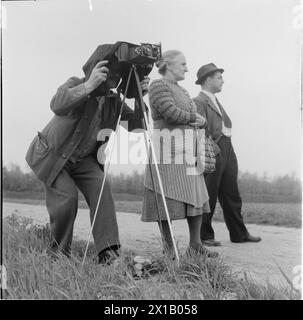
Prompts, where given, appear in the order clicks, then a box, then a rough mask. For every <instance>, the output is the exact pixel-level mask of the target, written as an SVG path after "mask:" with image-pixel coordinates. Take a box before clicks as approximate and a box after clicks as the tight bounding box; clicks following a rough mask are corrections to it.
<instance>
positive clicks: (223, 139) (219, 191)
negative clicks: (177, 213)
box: [194, 63, 261, 246]
mask: <svg viewBox="0 0 303 320" xmlns="http://www.w3.org/2000/svg"><path fill="white" fill-rule="evenodd" d="M223 72H224V70H223V69H220V68H217V67H216V65H215V64H213V63H209V64H207V65H204V66H202V67H201V68H200V69H199V70H198V72H197V81H196V84H198V85H200V86H201V92H200V93H199V95H198V96H197V97H196V98H194V101H195V103H196V105H197V109H198V112H199V113H200V114H201V115H202V116H203V117H205V118H206V120H207V127H208V131H209V134H210V135H211V137H212V139H213V140H214V142H215V146H214V151H215V153H216V170H215V172H213V173H210V174H207V175H206V176H205V182H206V186H207V189H208V193H209V204H210V210H211V212H210V213H204V214H203V220H202V226H201V241H202V243H203V244H204V245H208V246H220V245H221V243H220V242H219V241H216V240H215V234H214V230H213V228H212V225H211V221H212V217H213V214H214V211H215V207H216V203H217V199H219V202H220V205H221V207H222V210H223V215H224V220H225V223H226V226H227V228H228V230H229V236H230V240H231V241H232V242H259V241H261V238H260V237H254V236H252V235H250V234H249V233H248V231H247V229H246V227H245V225H244V222H243V218H242V215H241V207H242V200H241V196H240V193H239V188H238V182H237V176H238V163H237V158H236V155H235V152H234V149H233V146H232V143H231V135H232V122H231V120H230V118H229V116H228V115H227V113H226V111H225V110H224V108H223V107H222V105H221V104H220V103H219V101H218V99H217V98H216V96H215V94H216V93H218V92H221V90H222V85H223V83H224V81H223V77H222V73H223Z"/></svg>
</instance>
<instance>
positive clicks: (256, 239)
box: [232, 234, 262, 243]
mask: <svg viewBox="0 0 303 320" xmlns="http://www.w3.org/2000/svg"><path fill="white" fill-rule="evenodd" d="M261 240H262V239H261V238H260V237H254V236H252V235H251V234H249V235H248V236H247V238H245V239H243V240H241V241H232V242H238V243H243V242H260V241H261Z"/></svg>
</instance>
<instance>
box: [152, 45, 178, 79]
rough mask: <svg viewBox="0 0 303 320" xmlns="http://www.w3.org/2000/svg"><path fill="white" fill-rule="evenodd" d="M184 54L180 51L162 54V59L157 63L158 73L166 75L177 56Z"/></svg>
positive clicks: (169, 51) (168, 51)
mask: <svg viewBox="0 0 303 320" xmlns="http://www.w3.org/2000/svg"><path fill="white" fill-rule="evenodd" d="M179 54H183V53H182V52H181V51H179V50H167V51H165V52H163V53H162V57H161V59H160V60H159V61H158V62H157V64H156V66H157V67H158V72H159V73H160V74H162V75H164V74H165V73H166V71H167V65H168V64H169V63H171V62H172V61H173V60H174V58H175V57H176V56H178V55H179Z"/></svg>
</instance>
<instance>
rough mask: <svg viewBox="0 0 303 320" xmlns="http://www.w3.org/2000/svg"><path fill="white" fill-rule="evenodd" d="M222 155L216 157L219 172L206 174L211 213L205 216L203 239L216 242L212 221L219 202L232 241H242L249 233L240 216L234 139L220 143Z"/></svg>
mask: <svg viewBox="0 0 303 320" xmlns="http://www.w3.org/2000/svg"><path fill="white" fill-rule="evenodd" d="M218 146H219V147H220V150H221V152H220V153H219V154H218V155H217V157H216V170H215V171H214V172H212V173H209V174H206V175H205V183H206V187H207V191H208V195H209V206H210V211H211V212H210V213H203V218H202V226H201V240H209V239H215V234H214V230H213V228H212V225H211V222H212V217H213V214H214V212H215V208H216V203H217V199H219V203H220V205H221V208H222V210H223V216H224V220H225V224H226V226H227V229H228V231H229V237H230V240H231V241H232V242H242V241H243V240H245V239H246V238H247V236H248V231H247V229H246V227H245V224H244V222H243V217H242V215H241V209H242V199H241V196H240V192H239V188H238V161H237V157H236V154H235V152H234V149H233V146H232V143H231V138H229V137H226V136H222V137H221V139H220V140H219V142H218Z"/></svg>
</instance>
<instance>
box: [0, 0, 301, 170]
mask: <svg viewBox="0 0 303 320" xmlns="http://www.w3.org/2000/svg"><path fill="white" fill-rule="evenodd" d="M298 4H299V1H296V0H245V1H243V0H228V1H223V0H128V1H123V0H98V1H97V0H91V1H88V0H76V1H75V0H73V1H67V0H60V1H59V0H58V1H56V0H52V1H48V0H42V1H35V2H33V1H22V2H18V1H10V2H3V1H2V3H1V5H2V18H3V20H2V80H3V83H2V90H3V91H2V93H3V106H2V116H3V119H2V125H3V132H2V133H3V137H2V142H3V146H2V147H3V165H9V164H10V163H16V164H19V165H20V167H21V168H22V169H23V170H28V167H27V165H26V162H25V159H24V157H25V154H26V151H27V148H28V146H29V144H30V142H31V140H32V139H33V138H34V136H35V135H36V133H37V131H38V130H39V131H40V130H41V129H42V128H43V127H44V126H45V125H46V124H47V122H48V121H49V120H50V119H51V117H52V116H53V114H52V111H51V110H50V107H49V104H50V100H51V98H52V96H53V95H54V94H55V92H56V90H57V88H58V87H59V86H60V85H61V84H63V83H64V82H65V81H66V80H67V79H68V78H69V77H71V76H77V77H82V76H83V71H82V66H83V65H84V63H85V62H86V60H87V59H88V57H89V56H90V55H91V53H92V52H93V51H94V50H95V48H96V47H97V46H98V45H100V44H104V43H115V42H116V41H127V42H131V43H135V44H139V43H141V42H149V43H159V42H161V44H162V50H163V51H165V50H169V49H178V50H180V51H182V52H183V53H184V55H185V57H186V60H187V66H188V69H189V72H188V73H187V74H186V79H185V80H184V81H182V82H180V83H179V84H180V85H181V86H183V87H184V88H185V89H187V90H188V91H189V93H190V95H191V96H192V97H194V96H196V95H197V94H198V93H199V89H200V88H199V86H197V85H195V84H194V82H195V80H196V72H197V70H198V68H199V67H200V66H202V65H204V64H207V63H210V62H213V63H215V64H216V65H217V66H219V67H221V68H223V69H224V70H225V72H224V73H223V77H224V81H225V83H224V86H223V90H222V92H221V93H219V94H218V95H217V97H218V99H219V101H220V102H221V104H222V105H223V106H224V108H225V110H226V111H227V113H228V114H229V116H230V118H231V119H232V122H233V137H232V141H233V146H234V149H235V152H236V154H237V157H238V164H239V169H240V170H241V171H249V172H251V173H257V174H258V175H263V174H264V173H266V174H267V176H276V175H285V174H292V173H295V174H296V175H297V176H300V175H301V171H302V169H301V163H302V138H301V110H300V90H301V89H300V73H301V68H300V34H299V31H298V29H296V28H295V26H294V20H295V13H294V12H295V8H296V7H297V6H298ZM150 77H151V79H152V80H153V79H157V78H160V75H159V74H158V73H157V70H156V68H155V69H153V71H152V72H151V74H150ZM144 99H145V102H146V103H147V104H148V97H145V98H144ZM124 133H125V132H124ZM125 134H126V133H125ZM132 135H134V134H132ZM142 150H143V151H142V152H145V151H144V150H145V147H144V144H143V143H142ZM143 168H144V165H141V166H140V165H139V166H134V165H132V166H131V165H114V164H113V165H111V172H112V173H119V172H125V173H129V172H131V170H132V169H138V170H139V171H141V170H143Z"/></svg>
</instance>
